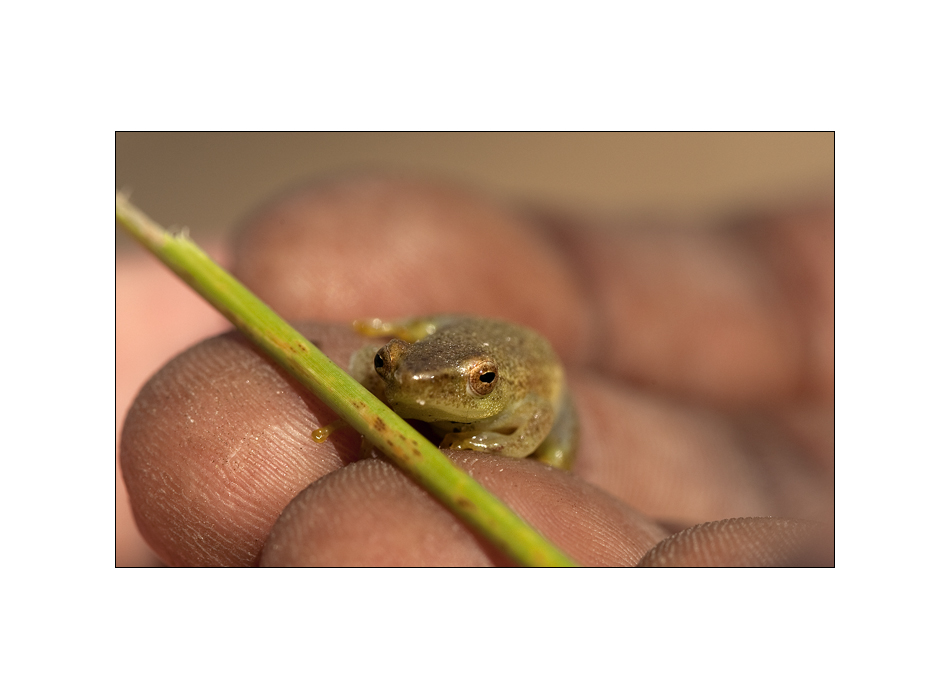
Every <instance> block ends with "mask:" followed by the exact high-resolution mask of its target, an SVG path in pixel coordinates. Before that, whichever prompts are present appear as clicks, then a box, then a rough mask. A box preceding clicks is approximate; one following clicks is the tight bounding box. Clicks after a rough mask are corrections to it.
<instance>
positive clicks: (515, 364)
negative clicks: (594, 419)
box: [350, 316, 577, 469]
mask: <svg viewBox="0 0 950 700" xmlns="http://www.w3.org/2000/svg"><path fill="white" fill-rule="evenodd" d="M354 327H355V328H356V329H357V331H359V332H360V333H362V334H364V335H371V336H394V338H393V340H390V341H389V342H388V343H386V344H385V345H384V346H382V347H380V346H379V345H378V344H374V345H367V346H365V347H363V348H362V349H360V350H358V351H357V352H355V353H354V354H353V356H352V358H351V360H350V374H351V375H353V377H355V378H356V379H357V381H359V382H360V383H361V384H363V386H365V387H366V388H367V389H369V390H370V391H372V392H373V393H374V394H375V395H376V396H377V397H379V398H380V399H381V400H382V401H384V402H385V403H386V404H387V405H388V406H390V407H391V408H392V409H393V410H394V411H395V412H396V413H398V414H399V415H400V416H402V417H403V418H405V419H407V420H419V421H424V422H426V423H428V424H429V425H430V426H431V428H432V431H433V432H434V433H435V434H436V436H437V437H438V438H441V447H443V448H450V449H462V450H476V451H479V452H491V453H494V454H501V455H507V456H510V457H532V458H534V459H538V460H540V461H542V462H545V463H546V464H550V465H551V466H554V467H558V468H560V469H570V466H571V463H572V462H573V459H574V452H575V448H576V443H577V420H576V416H575V413H574V406H573V403H572V401H571V398H570V396H569V395H568V391H567V386H566V383H565V381H564V370H563V368H562V367H561V363H560V361H559V360H558V358H557V355H555V354H554V351H553V350H552V349H551V346H550V344H549V343H548V341H547V340H545V339H544V338H543V337H542V336H540V335H538V334H537V333H535V332H534V331H532V330H530V329H528V328H524V327H523V326H518V325H516V324H513V323H509V322H507V321H498V320H494V319H487V318H478V317H474V316H425V317H419V318H409V319H403V320H401V321H395V322H392V323H384V322H382V321H380V320H378V319H373V320H372V321H357V322H356V323H354Z"/></svg>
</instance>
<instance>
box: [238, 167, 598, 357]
mask: <svg viewBox="0 0 950 700" xmlns="http://www.w3.org/2000/svg"><path fill="white" fill-rule="evenodd" d="M235 274H236V275H237V277H238V278H239V279H241V280H242V281H243V282H244V283H245V284H247V285H248V287H250V288H251V289H252V290H254V291H255V293H257V294H259V295H260V296H261V297H262V298H263V299H264V300H265V301H266V302H267V303H268V304H270V305H271V306H272V307H273V308H274V309H275V310H276V311H277V312H278V313H280V314H282V315H284V316H289V317H294V318H315V319H324V320H332V321H338V322H347V323H348V322H351V321H353V319H356V318H361V317H378V318H389V319H392V318H401V317H406V316H416V315H423V314H432V313H469V314H475V315H482V316H493V317H498V318H506V319H509V320H512V321H515V322H518V323H522V324H525V325H528V326H531V327H533V328H535V329H536V330H538V331H539V332H541V333H542V334H543V335H545V336H546V337H548V338H549V339H550V340H551V341H552V343H553V344H554V346H555V347H556V348H557V349H558V351H559V353H561V354H562V356H565V357H567V358H572V357H581V356H583V355H584V354H585V353H586V352H587V345H588V343H589V337H590V331H589V328H588V325H587V324H588V314H587V313H586V307H585V303H584V301H583V299H582V291H581V289H580V288H579V287H578V285H577V284H576V281H575V279H574V277H573V274H572V270H571V266H570V264H569V262H568V261H567V260H566V259H565V258H564V257H563V255H562V254H561V253H560V252H559V250H558V249H557V248H556V246H554V245H553V244H552V243H551V241H550V240H549V238H548V236H547V235H546V232H545V231H544V230H543V229H542V228H541V227H540V226H538V225H537V224H536V223H535V222H533V221H532V220H531V219H529V218H527V217H524V216H522V215H520V214H518V213H517V212H515V211H514V210H512V209H509V208H506V207H505V206H503V205H501V204H499V203H497V202H495V201H493V200H491V199H490V198H487V197H484V196H482V195H480V194H478V193H477V192H472V191H470V190H466V189H462V188H457V187H454V186H451V185H446V184H436V183H431V182H421V181H416V180H411V179H407V178H398V177H382V176H362V177H351V178H347V179H341V180H334V181H328V182H324V183H320V184H318V185H312V186H308V187H306V188H302V189H299V190H297V191H295V192H291V193H289V194H288V195H286V196H283V197H281V198H279V199H277V200H275V201H274V202H272V203H270V204H268V205H267V206H266V207H265V208H263V209H262V210H261V211H259V212H258V213H257V214H255V215H254V216H253V217H252V218H250V219H249V220H248V221H247V223H246V224H245V225H244V226H243V227H242V230H241V233H240V235H239V237H238V240H237V251H236V264H235Z"/></svg>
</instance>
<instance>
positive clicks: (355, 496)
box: [261, 451, 666, 566]
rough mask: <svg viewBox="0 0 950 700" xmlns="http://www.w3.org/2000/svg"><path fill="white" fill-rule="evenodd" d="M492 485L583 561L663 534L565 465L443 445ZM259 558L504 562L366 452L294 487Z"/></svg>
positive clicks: (608, 559)
mask: <svg viewBox="0 0 950 700" xmlns="http://www.w3.org/2000/svg"><path fill="white" fill-rule="evenodd" d="M448 454H449V455H450V457H451V458H452V460H453V461H455V462H456V463H457V464H458V465H459V466H460V467H461V468H463V469H466V470H467V471H468V472H469V473H470V474H471V475H472V476H473V477H475V478H476V479H477V480H478V481H479V482H481V483H482V484H483V485H484V486H485V487H486V488H488V489H489V490H490V491H491V492H492V493H494V494H495V495H496V496H498V497H499V498H500V499H501V500H503V501H504V502H505V503H506V504H508V505H509V506H510V507H511V508H512V509H513V510H514V511H515V512H517V513H518V514H519V515H520V516H521V517H523V518H524V519H525V520H526V521H527V522H529V523H530V524H531V525H532V526H534V527H535V528H536V529H537V530H538V531H539V532H541V534H543V535H544V536H546V537H547V538H548V539H550V540H551V541H552V542H554V543H555V544H557V545H558V546H559V547H561V548H562V549H563V550H564V551H565V552H566V553H567V554H568V555H569V556H571V557H573V558H574V559H575V560H576V561H578V562H579V563H581V564H584V565H587V566H629V565H632V564H634V563H636V562H637V561H639V559H641V558H642V556H643V555H644V553H645V552H646V551H647V550H649V549H650V548H651V547H652V546H653V545H654V544H655V543H657V542H659V541H660V540H661V539H662V538H663V537H664V536H665V535H666V533H665V531H664V530H662V529H661V528H659V527H658V526H657V525H655V524H653V523H652V522H650V521H649V520H648V519H646V518H644V517H643V516H642V515H640V514H638V513H635V512H634V511H632V510H631V509H629V508H627V507H626V506H625V505H623V504H622V503H620V502H619V501H617V500H616V499H615V498H613V497H611V496H609V495H608V494H606V493H604V492H603V491H600V490H599V489H596V488H594V487H592V486H590V485H589V484H586V483H585V482H583V481H582V480H580V479H578V478H576V477H574V476H573V475H571V474H567V473H565V472H562V471H559V470H556V469H552V468H550V467H547V466H544V465H542V464H540V463H538V462H533V461H531V460H517V459H510V458H503V457H494V456H489V455H479V454H476V453H472V452H459V451H456V452H449V453H448ZM261 563H262V565H265V566H485V565H490V564H505V563H510V562H509V560H508V559H507V558H506V557H505V556H504V555H503V554H501V553H500V552H498V551H497V550H496V549H495V548H494V547H493V546H492V545H490V544H489V543H487V542H486V541H484V540H483V539H481V538H480V537H478V536H476V535H474V534H473V533H472V532H471V530H470V529H469V528H468V527H467V526H466V525H465V524H464V523H462V522H461V521H460V520H458V519H457V518H456V517H455V516H454V515H453V514H452V513H450V512H449V511H448V510H446V509H445V508H443V507H442V506H441V505H440V504H439V503H437V502H436V501H435V500H434V499H433V498H432V497H431V496H429V494H427V493H426V492H425V491H423V490H422V489H421V488H419V487H418V486H417V485H415V484H414V483H413V482H412V481H411V480H410V479H409V478H408V477H406V476H405V475H403V474H402V473H401V472H399V471H398V470H397V469H396V468H395V467H393V466H391V465H390V464H388V463H386V462H382V461H379V460H367V461H363V462H359V463H356V464H351V465H349V466H347V467H345V468H343V469H340V470H338V471H336V472H334V473H332V474H330V475H328V476H326V477H324V478H322V479H321V480H319V481H318V482H316V483H314V484H312V485H311V486H310V487H308V488H307V489H306V490H305V491H304V492H303V493H301V494H300V495H299V496H298V497H297V498H296V499H294V501H293V503H291V505H290V506H289V507H288V508H287V510H286V511H285V512H284V513H283V515H281V517H280V520H278V522H277V524H276V525H275V527H274V530H273V532H272V534H271V538H270V539H269V540H268V542H267V545H266V546H265V549H264V552H263V554H262V557H261Z"/></svg>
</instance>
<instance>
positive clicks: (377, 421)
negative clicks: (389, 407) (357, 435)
mask: <svg viewBox="0 0 950 700" xmlns="http://www.w3.org/2000/svg"><path fill="white" fill-rule="evenodd" d="M373 427H374V428H376V430H377V431H379V432H380V433H385V432H387V431H386V421H384V420H383V419H382V418H380V417H379V416H376V417H375V418H374V419H373Z"/></svg>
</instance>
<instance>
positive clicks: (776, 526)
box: [637, 518, 834, 567]
mask: <svg viewBox="0 0 950 700" xmlns="http://www.w3.org/2000/svg"><path fill="white" fill-rule="evenodd" d="M637 566H642V567H654V566H834V534H833V531H832V530H831V529H830V528H827V527H822V526H820V525H818V524H817V523H813V522H807V521H802V520H788V519H784V518H737V519H734V520H721V521H719V522H712V523H704V524H702V525H697V526H696V527H693V528H690V529H688V530H684V531H683V532H678V533H676V534H675V535H673V536H671V537H668V538H667V539H665V540H663V541H662V542H660V543H659V544H658V545H657V546H655V547H654V548H653V549H651V550H650V551H649V552H648V553H647V555H646V556H645V557H643V559H641V560H640V563H639V564H637Z"/></svg>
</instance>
